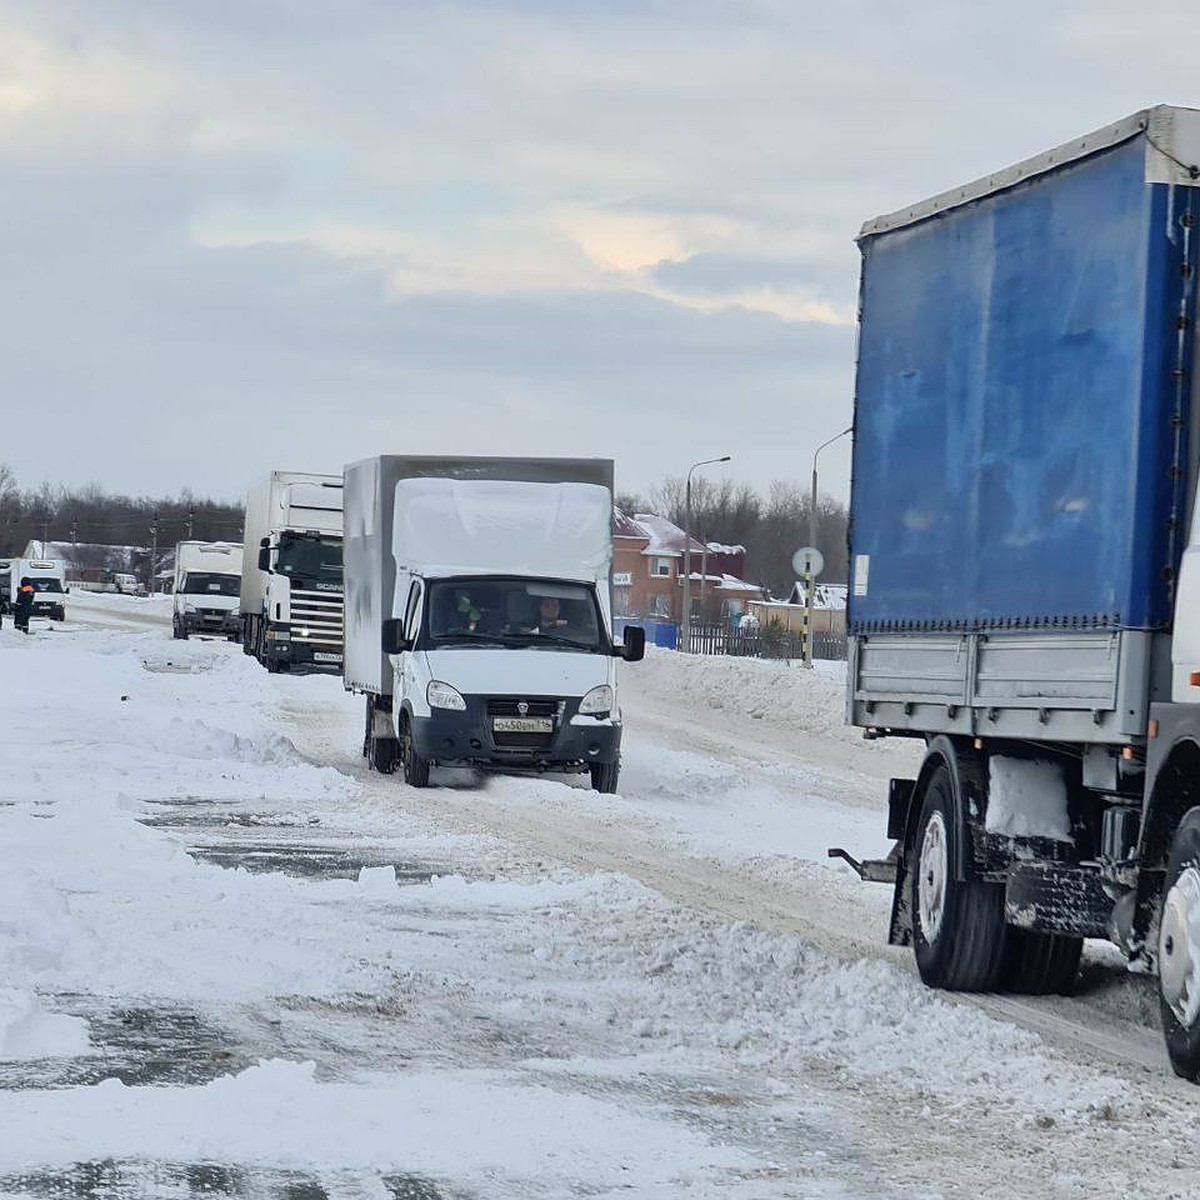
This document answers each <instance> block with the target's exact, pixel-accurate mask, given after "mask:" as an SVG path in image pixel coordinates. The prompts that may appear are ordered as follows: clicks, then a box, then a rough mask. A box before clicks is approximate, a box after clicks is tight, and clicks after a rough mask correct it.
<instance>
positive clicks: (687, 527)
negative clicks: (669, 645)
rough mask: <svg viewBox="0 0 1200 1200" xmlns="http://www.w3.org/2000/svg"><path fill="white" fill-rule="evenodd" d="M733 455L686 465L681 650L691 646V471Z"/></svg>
mask: <svg viewBox="0 0 1200 1200" xmlns="http://www.w3.org/2000/svg"><path fill="white" fill-rule="evenodd" d="M732 457H733V456H732V455H730V454H724V455H722V456H721V457H720V458H705V459H701V461H700V462H698V463H692V465H691V466H690V467H688V473H687V485H686V486H685V487H684V490H683V491H684V499H683V508H684V517H683V622H682V624H683V652H684V653H685V654H687V653H689V652H690V651H691V648H692V472H693V471H694V470H695V469H696V468H697V467H707V466H708V465H709V464H710V463H726V462H729V461H730V459H731V458H732Z"/></svg>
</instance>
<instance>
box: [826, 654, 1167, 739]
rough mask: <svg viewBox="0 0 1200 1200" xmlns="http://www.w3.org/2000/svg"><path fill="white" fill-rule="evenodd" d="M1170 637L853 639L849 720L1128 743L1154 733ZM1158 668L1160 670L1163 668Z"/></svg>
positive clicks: (905, 728) (919, 729)
mask: <svg viewBox="0 0 1200 1200" xmlns="http://www.w3.org/2000/svg"><path fill="white" fill-rule="evenodd" d="M1166 651H1167V641H1166V638H1165V637H1164V636H1162V635H1155V634H1152V633H1148V632H1146V631H1144V630H1103V631H1094V632H1093V631H1078V632H1074V631H1064V632H1062V633H1049V632H1038V633H1014V634H985V633H961V634H959V633H927V634H919V635H918V634H910V635H887V634H882V635H869V636H860V637H856V638H852V639H851V641H850V646H849V662H848V664H847V670H848V671H849V678H850V681H851V686H850V688H849V689H848V692H847V702H848V703H847V708H848V712H847V719H848V720H849V722H850V723H851V724H853V725H860V726H863V727H866V728H875V729H888V730H895V731H897V732H912V733H921V734H926V733H957V734H968V735H972V736H987V737H1003V738H1021V739H1031V740H1035V741H1072V742H1085V743H1089V742H1090V743H1096V744H1108V745H1123V744H1128V743H1130V742H1133V741H1135V740H1137V739H1139V738H1142V737H1144V736H1145V733H1146V723H1147V719H1148V717H1149V704H1150V700H1151V698H1152V693H1153V687H1154V685H1156V684H1158V683H1159V682H1160V681H1161V680H1163V679H1165V678H1169V672H1164V671H1163V670H1162V663H1161V662H1159V663H1157V664H1156V661H1155V660H1156V658H1157V659H1160V660H1161V659H1162V658H1163V657H1164V656H1165V653H1166ZM1156 666H1157V668H1158V669H1156Z"/></svg>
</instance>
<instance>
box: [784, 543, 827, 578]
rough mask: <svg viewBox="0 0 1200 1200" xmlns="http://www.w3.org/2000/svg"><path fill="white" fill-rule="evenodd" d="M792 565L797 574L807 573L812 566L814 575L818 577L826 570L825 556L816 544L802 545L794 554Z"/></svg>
mask: <svg viewBox="0 0 1200 1200" xmlns="http://www.w3.org/2000/svg"><path fill="white" fill-rule="evenodd" d="M792 567H793V568H794V569H795V572H796V575H797V576H801V575H807V574H808V572H809V569H810V567H811V570H812V577H813V578H814V579H817V578H818V577H819V576H820V574H821V572H822V571H823V570H825V556H824V555H823V554H822V553H821V552H820V550H818V549H817V548H816V546H802V547H801V548H800V549H799V550H797V551H796V553H795V554H793V555H792Z"/></svg>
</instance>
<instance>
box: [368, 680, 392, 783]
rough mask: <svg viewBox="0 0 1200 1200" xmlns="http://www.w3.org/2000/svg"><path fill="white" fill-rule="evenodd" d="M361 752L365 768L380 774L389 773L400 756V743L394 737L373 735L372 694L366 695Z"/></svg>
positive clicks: (373, 703)
mask: <svg viewBox="0 0 1200 1200" xmlns="http://www.w3.org/2000/svg"><path fill="white" fill-rule="evenodd" d="M362 752H363V757H364V758H365V759H366V760H367V769H368V770H370V771H378V772H379V773H380V774H381V775H390V774H391V773H392V772H393V771H394V770H395V769H396V764H397V763H399V762H400V758H401V754H400V743H399V741H397V739H396V738H394V737H386V738H381V737H376V736H375V700H374V697H372V696H368V697H367V727H366V730H365V731H364V733H363V751H362Z"/></svg>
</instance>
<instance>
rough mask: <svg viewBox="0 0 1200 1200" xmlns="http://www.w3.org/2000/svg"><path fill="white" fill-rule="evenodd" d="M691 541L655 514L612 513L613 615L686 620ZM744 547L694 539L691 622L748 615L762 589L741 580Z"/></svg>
mask: <svg viewBox="0 0 1200 1200" xmlns="http://www.w3.org/2000/svg"><path fill="white" fill-rule="evenodd" d="M687 545H688V542H687V541H686V540H685V536H684V532H683V530H682V529H680V528H679V526H678V525H674V524H672V523H671V522H670V521H668V520H667V519H666V518H665V517H659V516H656V515H654V514H653V513H637V514H636V515H635V516H633V517H629V516H627V515H626V514H625V513H623V512H621V511H620V510H619V509H614V511H613V613H614V615H615V616H618V617H631V618H636V619H639V620H659V621H669V622H672V623H674V624H679V623H680V622H681V621H682V619H683V562H684V550H685V548H686V547H687ZM745 556H746V551H745V548H744V547H742V546H722V545H719V544H718V543H715V542H714V543H711V544H709V545H707V546H706V545H705V544H704V543H703V542H699V541H697V540H696V539H695V538H692V539H691V560H692V561H691V567H692V580H691V593H692V620H693V621H702V622H704V623H716V622H724V621H727V620H731V619H733V618H736V617H738V616H740V615H741V614H742V613H743V612H745V611H746V605H747V604H748V602H749V601H750V600H756V599H761V598H762V597H763V595H764V593H763V590H762V588H760V587H758V586H757V585H756V584H751V583H747V582H746V581H745V580H743V579H742V578H741V570H742V569H743V564H744V562H745Z"/></svg>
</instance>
